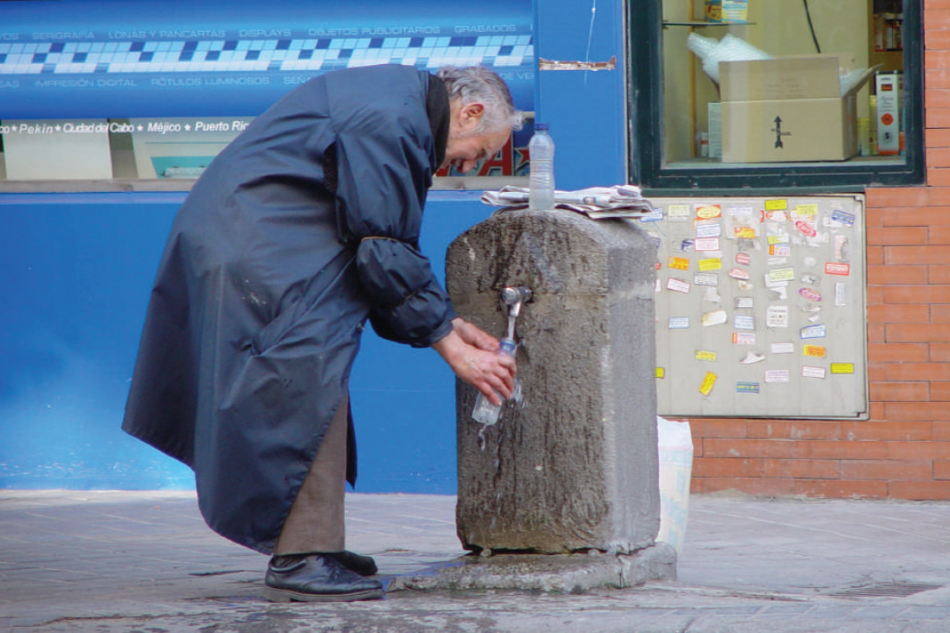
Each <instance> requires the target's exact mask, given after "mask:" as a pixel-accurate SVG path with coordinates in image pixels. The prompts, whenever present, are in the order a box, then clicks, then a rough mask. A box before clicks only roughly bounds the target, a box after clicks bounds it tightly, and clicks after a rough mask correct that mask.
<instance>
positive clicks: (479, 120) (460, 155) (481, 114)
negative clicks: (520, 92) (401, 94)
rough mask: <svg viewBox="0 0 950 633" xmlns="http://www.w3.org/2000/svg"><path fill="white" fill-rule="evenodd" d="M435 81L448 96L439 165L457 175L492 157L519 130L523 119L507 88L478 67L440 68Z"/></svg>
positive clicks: (494, 76) (500, 80)
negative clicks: (445, 142)
mask: <svg viewBox="0 0 950 633" xmlns="http://www.w3.org/2000/svg"><path fill="white" fill-rule="evenodd" d="M438 77H439V79H441V80H442V81H443V83H444V84H445V88H446V90H448V92H449V105H450V107H451V113H452V114H451V119H450V121H449V142H448V146H447V147H446V151H445V161H444V162H443V165H447V164H451V165H454V166H455V168H456V169H457V170H458V171H459V172H460V173H465V172H467V171H469V170H471V169H472V168H473V167H474V166H475V164H476V163H477V162H478V161H480V160H483V159H485V158H489V157H491V156H494V155H495V154H496V153H497V152H498V150H500V149H501V148H502V147H503V146H504V145H505V143H506V142H507V141H508V136H509V135H510V134H511V130H512V129H521V125H522V122H523V119H524V115H523V114H522V113H521V112H519V111H518V110H516V109H515V106H514V103H513V102H512V99H511V93H510V92H509V91H508V86H506V85H505V82H504V80H502V78H501V77H499V76H498V75H496V74H495V73H493V72H492V71H491V70H489V69H487V68H484V67H482V66H469V67H464V68H456V67H451V66H448V67H443V68H440V69H439V72H438Z"/></svg>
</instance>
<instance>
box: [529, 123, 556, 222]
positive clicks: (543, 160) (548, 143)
mask: <svg viewBox="0 0 950 633" xmlns="http://www.w3.org/2000/svg"><path fill="white" fill-rule="evenodd" d="M528 151H529V152H530V157H531V175H530V176H529V178H528V187H529V192H528V208H529V209H553V208H554V139H553V138H551V134H550V133H549V132H548V124H547V123H535V124H534V135H533V136H532V137H531V141H530V142H529V143H528Z"/></svg>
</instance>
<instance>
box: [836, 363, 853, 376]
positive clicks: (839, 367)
mask: <svg viewBox="0 0 950 633" xmlns="http://www.w3.org/2000/svg"><path fill="white" fill-rule="evenodd" d="M831 373H833V374H853V373H854V363H831Z"/></svg>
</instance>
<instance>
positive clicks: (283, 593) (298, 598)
mask: <svg viewBox="0 0 950 633" xmlns="http://www.w3.org/2000/svg"><path fill="white" fill-rule="evenodd" d="M385 593H386V592H385V591H383V590H382V589H366V590H364V591H353V592H350V593H303V592H302V591H292V590H290V589H277V588H274V587H265V588H264V597H265V598H266V599H267V600H269V601H271V602H355V601H356V600H376V599H378V598H382V597H383V596H384V595H385Z"/></svg>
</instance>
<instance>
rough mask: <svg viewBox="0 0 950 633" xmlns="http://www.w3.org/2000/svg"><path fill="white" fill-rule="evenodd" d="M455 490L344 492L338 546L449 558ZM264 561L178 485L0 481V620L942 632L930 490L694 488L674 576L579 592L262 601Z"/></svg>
mask: <svg viewBox="0 0 950 633" xmlns="http://www.w3.org/2000/svg"><path fill="white" fill-rule="evenodd" d="M454 503H455V499H454V497H450V496H435V495H364V494H353V495H349V496H348V498H347V531H348V547H350V548H351V549H353V550H355V551H359V552H362V553H367V554H371V555H373V556H375V557H376V560H377V563H378V564H379V567H380V571H381V576H382V578H383V580H384V581H388V580H390V579H392V578H394V577H396V576H412V575H419V574H425V573H431V572H432V571H433V570H436V569H439V568H441V567H442V566H445V565H447V564H453V563H455V562H457V561H458V558H459V557H460V556H463V555H464V552H463V550H462V549H461V547H460V545H459V541H458V539H457V537H456V535H455V524H454ZM266 562H267V558H266V557H265V556H262V555H260V554H257V553H254V552H251V551H250V550H247V549H245V548H243V547H240V546H238V545H235V544H233V543H230V542H228V541H226V540H224V539H222V538H220V537H218V536H217V535H215V534H214V533H213V532H211V531H210V530H209V529H208V528H207V527H205V525H204V522H203V521H202V519H201V517H200V515H199V514H198V510H197V504H196V501H195V498H194V493H185V492H62V491H0V631H2V632H4V633H6V632H8V631H9V632H15V633H20V632H25V631H31V632H32V631H37V632H40V633H46V632H60V631H94V632H96V633H112V632H116V633H118V632H123V633H126V632H129V631H136V632H141V633H145V632H148V633H162V632H177V631H205V632H213V633H225V632H232V631H233V632H244V631H248V632H255V633H256V632H258V631H265V632H267V631H274V632H278V631H279V632H281V633H297V632H300V633H306V632H310V631H333V632H340V633H343V632H351V631H369V632H377V631H378V632H387V633H388V632H390V631H396V632H400V631H442V632H446V633H450V632H454V631H479V632H480V631H525V632H533V631H543V632H545V633H550V632H560V631H583V632H584V633H596V632H600V631H604V632H607V631H610V632H612V631H618V632H619V631H625V632H629V631H638V632H643V633H652V632H656V633H672V632H674V631H675V632H677V633H714V632H724V633H725V632H728V633H743V632H746V631H768V632H769V633H782V632H789V633H805V632H812V631H814V632H819V631H820V632H822V633H825V632H837V633H892V632H901V633H930V632H934V633H936V632H938V631H939V632H941V633H946V632H947V631H950V504H944V503H936V502H928V503H909V502H908V503H901V502H881V501H802V500H793V499H785V500H760V499H749V498H730V497H715V496H700V497H696V496H694V497H693V498H692V499H691V501H690V521H689V527H688V529H687V535H686V544H685V547H684V551H683V552H682V555H681V556H680V559H679V561H678V580H676V581H670V582H657V583H648V584H647V585H646V586H644V587H640V588H635V589H616V590H595V591H591V592H589V593H587V594H584V595H560V594H546V593H529V592H515V591H411V590H403V591H392V592H390V593H389V594H388V595H387V598H386V599H385V600H382V601H374V602H363V603H350V604H271V603H268V602H266V601H264V600H263V599H262V598H261V597H260V594H261V589H262V579H263V571H264V567H265V565H266ZM908 588H910V589H913V590H914V592H913V593H909V595H908V591H909V589H908ZM865 590H867V594H868V595H864V596H862V595H860V593H861V592H862V591H865ZM845 591H851V592H857V593H858V594H859V595H844V594H843V592H845Z"/></svg>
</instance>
